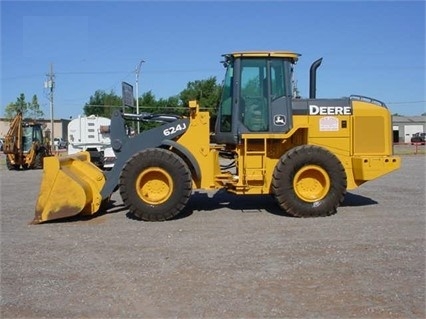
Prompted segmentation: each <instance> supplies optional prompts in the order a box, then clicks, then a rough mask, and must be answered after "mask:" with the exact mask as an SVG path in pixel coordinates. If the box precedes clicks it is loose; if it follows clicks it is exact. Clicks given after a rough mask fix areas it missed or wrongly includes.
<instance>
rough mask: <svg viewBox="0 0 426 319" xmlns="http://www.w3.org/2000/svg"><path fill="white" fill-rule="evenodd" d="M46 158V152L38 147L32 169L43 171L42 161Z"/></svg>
mask: <svg viewBox="0 0 426 319" xmlns="http://www.w3.org/2000/svg"><path fill="white" fill-rule="evenodd" d="M46 156H47V150H46V148H44V147H40V148H39V150H38V152H37V155H36V158H35V160H34V169H43V159H44V158H45V157H46Z"/></svg>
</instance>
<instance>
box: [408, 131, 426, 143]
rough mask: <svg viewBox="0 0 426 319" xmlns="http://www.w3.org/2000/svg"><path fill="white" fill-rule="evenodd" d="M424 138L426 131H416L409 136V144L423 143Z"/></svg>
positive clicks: (425, 137) (425, 138)
mask: <svg viewBox="0 0 426 319" xmlns="http://www.w3.org/2000/svg"><path fill="white" fill-rule="evenodd" d="M425 140H426V133H421V132H417V133H415V134H413V136H412V137H411V145H414V144H421V145H425Z"/></svg>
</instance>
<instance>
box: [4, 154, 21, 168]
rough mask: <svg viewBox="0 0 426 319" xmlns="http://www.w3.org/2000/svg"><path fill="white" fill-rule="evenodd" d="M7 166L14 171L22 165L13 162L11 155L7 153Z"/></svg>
mask: <svg viewBox="0 0 426 319" xmlns="http://www.w3.org/2000/svg"><path fill="white" fill-rule="evenodd" d="M6 167H7V169H8V170H9V171H13V170H19V167H20V165H17V164H12V163H11V161H10V159H9V156H8V155H6Z"/></svg>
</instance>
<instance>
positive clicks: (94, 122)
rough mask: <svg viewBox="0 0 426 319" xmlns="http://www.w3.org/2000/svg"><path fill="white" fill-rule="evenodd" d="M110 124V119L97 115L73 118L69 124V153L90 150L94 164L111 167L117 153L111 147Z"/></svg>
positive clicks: (106, 167) (105, 167)
mask: <svg viewBox="0 0 426 319" xmlns="http://www.w3.org/2000/svg"><path fill="white" fill-rule="evenodd" d="M110 124H111V120H110V119H108V118H106V117H101V116H96V115H90V116H79V117H78V118H76V119H74V120H72V121H71V122H70V123H69V124H68V154H75V153H78V152H81V151H88V152H89V153H90V158H91V161H92V162H93V163H94V164H96V165H97V166H99V167H100V168H104V169H111V168H112V167H113V166H114V162H115V154H114V151H113V149H112V147H111V138H110Z"/></svg>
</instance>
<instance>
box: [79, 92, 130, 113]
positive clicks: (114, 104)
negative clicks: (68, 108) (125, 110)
mask: <svg viewBox="0 0 426 319" xmlns="http://www.w3.org/2000/svg"><path fill="white" fill-rule="evenodd" d="M122 107H123V101H122V99H121V97H120V96H118V95H116V94H115V93H114V91H111V92H110V93H106V92H105V91H102V90H97V91H96V92H95V94H93V95H92V96H90V98H89V102H88V103H86V104H85V105H84V108H83V110H84V114H85V115H92V114H93V115H97V116H104V117H108V118H110V117H111V115H112V113H113V111H114V110H116V109H121V108H122Z"/></svg>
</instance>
